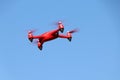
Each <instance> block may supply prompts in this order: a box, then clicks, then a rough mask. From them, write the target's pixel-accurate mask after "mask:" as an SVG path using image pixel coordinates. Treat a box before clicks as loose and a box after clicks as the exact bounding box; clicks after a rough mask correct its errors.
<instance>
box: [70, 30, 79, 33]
mask: <svg viewBox="0 0 120 80" xmlns="http://www.w3.org/2000/svg"><path fill="white" fill-rule="evenodd" d="M78 31H79V30H78V29H73V30H71V31H68V32H69V33H75V32H78Z"/></svg>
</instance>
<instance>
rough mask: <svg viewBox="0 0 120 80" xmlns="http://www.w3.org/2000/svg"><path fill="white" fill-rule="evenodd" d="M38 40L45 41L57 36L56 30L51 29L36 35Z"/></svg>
mask: <svg viewBox="0 0 120 80" xmlns="http://www.w3.org/2000/svg"><path fill="white" fill-rule="evenodd" d="M38 38H39V41H40V42H46V41H50V40H53V39H56V38H58V32H56V30H52V31H49V32H45V33H43V34H41V35H39V36H38Z"/></svg>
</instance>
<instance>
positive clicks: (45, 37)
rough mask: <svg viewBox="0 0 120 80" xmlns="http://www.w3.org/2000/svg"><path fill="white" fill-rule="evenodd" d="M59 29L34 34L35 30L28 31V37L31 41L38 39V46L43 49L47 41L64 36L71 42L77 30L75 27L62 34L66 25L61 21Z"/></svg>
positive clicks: (58, 25)
mask: <svg viewBox="0 0 120 80" xmlns="http://www.w3.org/2000/svg"><path fill="white" fill-rule="evenodd" d="M57 27H58V28H57V29H55V30H51V31H48V32H45V33H43V34H40V35H37V36H34V35H33V32H34V31H33V30H30V31H28V39H29V41H30V42H33V39H37V46H38V48H39V49H40V50H42V49H43V43H45V42H47V41H51V40H54V39H57V38H64V39H68V40H69V41H70V42H71V40H72V33H74V32H77V31H78V30H77V29H73V30H71V31H67V34H66V35H64V34H60V32H61V33H63V32H64V25H63V23H62V22H61V21H59V22H58V23H57Z"/></svg>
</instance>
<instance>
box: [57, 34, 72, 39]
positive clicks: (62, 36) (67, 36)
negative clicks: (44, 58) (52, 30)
mask: <svg viewBox="0 0 120 80" xmlns="http://www.w3.org/2000/svg"><path fill="white" fill-rule="evenodd" d="M59 37H60V38H67V39H68V40H69V41H71V39H72V35H71V33H70V32H67V35H62V34H60V35H59Z"/></svg>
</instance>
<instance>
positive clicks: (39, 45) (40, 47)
mask: <svg viewBox="0 0 120 80" xmlns="http://www.w3.org/2000/svg"><path fill="white" fill-rule="evenodd" d="M42 44H43V43H40V42H38V48H39V49H40V50H42V48H43V46H42Z"/></svg>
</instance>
